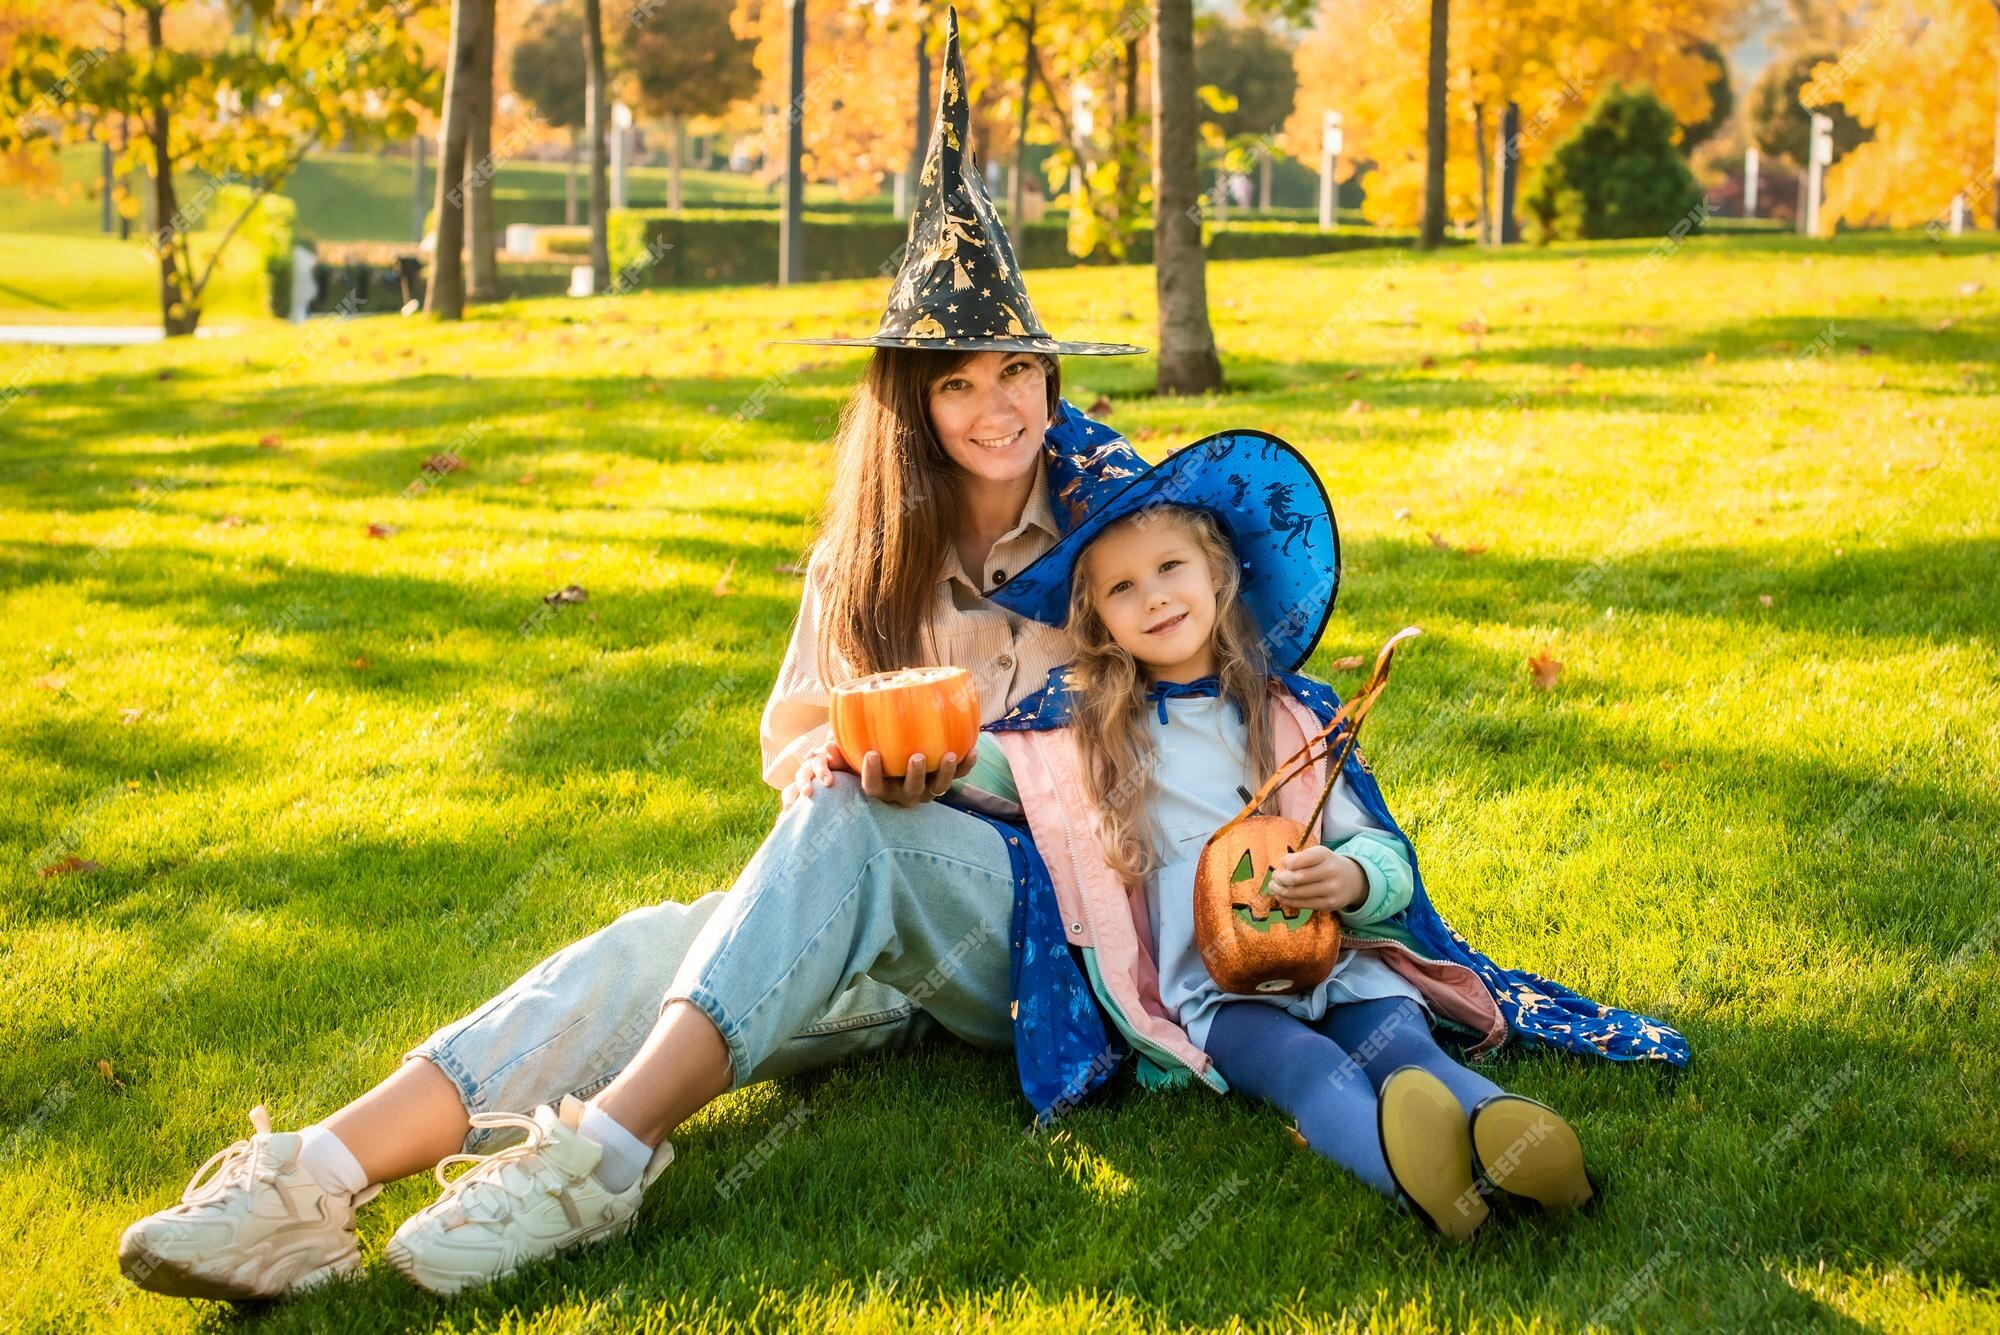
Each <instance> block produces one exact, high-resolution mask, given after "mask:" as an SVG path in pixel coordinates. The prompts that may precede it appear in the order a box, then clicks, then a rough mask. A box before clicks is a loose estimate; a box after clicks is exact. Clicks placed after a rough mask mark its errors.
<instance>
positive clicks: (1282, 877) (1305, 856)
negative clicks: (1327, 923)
mask: <svg viewBox="0 0 2000 1335" xmlns="http://www.w3.org/2000/svg"><path fill="white" fill-rule="evenodd" d="M1271 897H1272V898H1273V899H1275V900H1277V901H1278V902H1279V903H1280V904H1283V905H1284V906H1285V907H1286V908H1288V909H1327V910H1329V911H1333V912H1338V911H1339V910H1341V909H1353V908H1359V907H1360V906H1361V905H1362V904H1363V903H1364V902H1366V901H1367V899H1368V873H1367V872H1365V871H1363V870H1362V869H1361V864H1360V863H1358V862H1356V861H1355V860H1354V859H1353V858H1350V857H1346V856H1344V855H1342V854H1339V853H1336V852H1334V851H1333V850H1332V849H1330V848H1328V847H1327V846H1326V845H1325V844H1307V845H1306V846H1305V847H1304V848H1301V849H1299V850H1297V851H1296V852H1292V853H1287V854H1285V856H1284V857H1282V858H1279V859H1278V865H1277V867H1276V868H1275V869H1273V870H1272V872H1271Z"/></svg>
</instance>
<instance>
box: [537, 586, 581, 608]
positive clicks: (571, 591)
mask: <svg viewBox="0 0 2000 1335" xmlns="http://www.w3.org/2000/svg"><path fill="white" fill-rule="evenodd" d="M542 601H543V602H545V603H547V604H548V605H549V606H550V607H560V606H562V605H563V604H565V603H587V602H589V601H590V591H589V590H588V589H585V588H584V587H583V586H582V585H581V584H565V585H563V586H562V587H561V588H560V589H557V590H556V591H555V592H554V593H545V594H543V595H542Z"/></svg>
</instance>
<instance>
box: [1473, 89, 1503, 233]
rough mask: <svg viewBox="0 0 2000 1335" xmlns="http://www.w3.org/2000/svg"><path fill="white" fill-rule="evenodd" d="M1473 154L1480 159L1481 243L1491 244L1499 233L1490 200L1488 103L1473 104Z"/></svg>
mask: <svg viewBox="0 0 2000 1335" xmlns="http://www.w3.org/2000/svg"><path fill="white" fill-rule="evenodd" d="M1472 154H1473V156H1474V157H1476V158H1478V159H1479V224H1478V226H1479V244H1480V245H1482V246H1490V245H1492V244H1493V243H1494V242H1495V241H1498V240H1499V239H1500V238H1499V234H1498V233H1497V232H1496V231H1495V230H1494V228H1493V210H1492V205H1491V203H1490V202H1489V201H1490V200H1491V199H1492V198H1493V177H1492V170H1493V164H1492V160H1491V159H1489V158H1488V157H1487V156H1486V104H1485V103H1484V102H1474V103H1473V104H1472Z"/></svg>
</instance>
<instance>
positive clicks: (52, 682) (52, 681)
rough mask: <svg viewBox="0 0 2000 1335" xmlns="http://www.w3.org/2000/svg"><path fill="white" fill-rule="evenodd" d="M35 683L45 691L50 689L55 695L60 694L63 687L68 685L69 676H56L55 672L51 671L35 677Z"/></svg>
mask: <svg viewBox="0 0 2000 1335" xmlns="http://www.w3.org/2000/svg"><path fill="white" fill-rule="evenodd" d="M35 685H37V686H39V687H41V688H42V689H43V690H45V691H51V692H53V693H55V694H56V695H61V694H62V693H63V687H65V686H67V685H69V678H68V677H58V676H57V675H56V674H55V673H53V672H51V673H49V674H47V675H46V676H41V677H37V678H35Z"/></svg>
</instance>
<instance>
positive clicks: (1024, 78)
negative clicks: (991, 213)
mask: <svg viewBox="0 0 2000 1335" xmlns="http://www.w3.org/2000/svg"><path fill="white" fill-rule="evenodd" d="M1022 22H1023V23H1024V24H1025V25H1026V27H1025V30H1024V35H1023V37H1022V39H1021V40H1022V47H1023V49H1024V50H1025V51H1026V52H1027V58H1026V59H1024V60H1023V61H1022V62H1021V116H1020V120H1019V123H1018V124H1017V125H1016V126H1015V128H1014V188H1013V189H1012V190H1011V191H1010V192H1008V193H1009V195H1010V198H1009V199H1008V200H1007V221H1008V222H1009V223H1011V224H1013V225H1014V226H1015V227H1019V226H1020V225H1021V211H1022V210H1023V209H1025V208H1026V207H1027V206H1028V104H1029V100H1030V99H1031V98H1032V97H1033V96H1034V92H1035V7H1034V6H1033V5H1029V6H1028V17H1027V18H1026V19H1024V20H1022ZM913 198H914V197H913Z"/></svg>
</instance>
